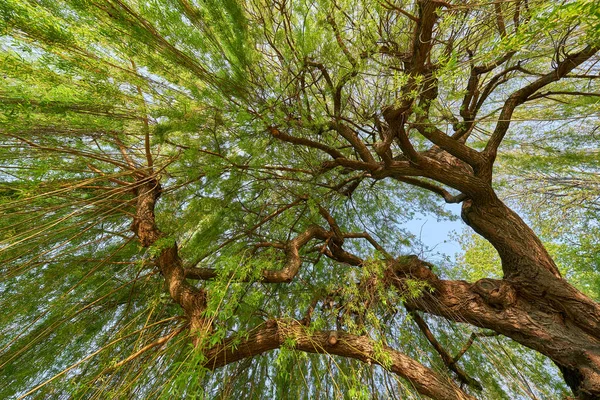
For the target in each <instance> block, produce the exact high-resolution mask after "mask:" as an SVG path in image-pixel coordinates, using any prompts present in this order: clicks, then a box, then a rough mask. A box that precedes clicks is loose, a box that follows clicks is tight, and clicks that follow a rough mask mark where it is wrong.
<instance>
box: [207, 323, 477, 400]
mask: <svg viewBox="0 0 600 400" xmlns="http://www.w3.org/2000/svg"><path fill="white" fill-rule="evenodd" d="M290 342H292V343H293V348H294V349H296V350H300V351H304V352H307V353H317V354H331V355H337V356H342V357H348V358H354V359H357V360H360V361H362V362H366V363H368V364H371V363H374V364H378V365H381V366H382V367H384V368H386V369H388V370H389V371H391V372H393V373H394V374H396V375H398V376H400V377H402V378H405V379H407V380H408V381H409V382H410V383H411V384H412V385H413V386H414V387H415V389H417V391H418V392H419V393H421V394H423V395H426V396H429V397H432V398H434V399H474V398H473V397H472V396H469V395H468V394H466V393H465V392H463V391H462V390H461V389H460V388H459V387H458V386H456V385H455V384H454V383H452V382H451V381H450V380H449V379H447V378H444V377H443V376H440V375H438V374H437V373H436V372H434V371H433V370H431V369H430V368H427V367H425V366H424V365H422V364H421V363H419V362H417V361H415V360H413V359H412V358H410V357H408V356H407V355H405V354H403V353H401V352H399V351H397V350H394V349H393V348H391V347H388V346H380V345H379V344H378V343H377V342H375V341H374V340H372V339H370V338H369V337H367V336H356V335H351V334H348V333H345V332H342V331H329V332H324V331H316V332H310V330H309V329H307V327H305V326H303V325H302V324H300V323H299V322H297V321H291V322H290V321H282V320H270V321H267V322H266V323H265V324H263V325H261V326H259V327H258V328H257V329H256V330H255V331H254V332H253V333H252V334H251V335H250V336H249V337H248V338H247V339H246V340H243V341H242V342H241V343H239V342H238V343H236V338H232V339H229V340H227V341H226V342H225V343H224V344H222V345H218V346H216V347H213V348H212V349H210V350H208V351H207V352H206V353H205V355H206V358H207V360H206V362H205V363H204V366H205V367H206V368H209V369H211V370H214V369H217V368H220V367H223V366H225V365H227V364H230V363H233V362H236V361H239V360H242V359H244V358H248V357H254V356H256V355H259V354H262V353H265V352H267V351H270V350H275V349H278V348H281V347H283V346H284V343H290Z"/></svg>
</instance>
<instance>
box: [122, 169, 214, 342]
mask: <svg viewBox="0 0 600 400" xmlns="http://www.w3.org/2000/svg"><path fill="white" fill-rule="evenodd" d="M136 194H137V202H136V216H135V218H134V221H133V223H132V226H131V230H132V231H133V232H134V233H135V234H136V236H137V237H138V240H139V241H140V244H141V245H142V246H143V247H150V246H152V245H153V244H155V243H156V242H157V241H158V240H159V239H160V238H162V237H164V235H163V233H162V232H161V231H160V230H159V229H158V227H157V226H156V220H155V216H154V207H155V205H156V201H157V200H158V198H159V197H160V194H161V187H160V183H159V182H158V181H156V180H154V179H151V178H146V179H144V180H142V181H140V182H138V186H137V188H136ZM156 265H157V267H158V269H159V271H160V273H161V274H162V276H163V277H164V279H165V285H166V287H167V289H168V291H169V294H170V295H171V298H172V299H173V301H175V302H176V303H177V304H179V305H180V306H181V308H182V309H183V310H184V312H185V314H186V316H187V318H188V320H189V324H190V333H191V335H192V337H193V338H192V340H193V342H194V344H199V343H200V341H201V338H202V337H204V336H206V333H207V332H209V331H210V322H209V321H207V320H206V319H205V318H204V316H203V312H204V310H205V309H206V293H205V292H204V290H200V289H198V288H196V287H195V286H192V285H190V284H189V283H188V282H187V281H186V280H185V271H184V269H183V266H182V263H181V259H180V258H179V254H178V251H177V243H173V244H171V245H169V246H167V247H165V248H164V249H161V251H160V253H159V255H158V257H157V258H156Z"/></svg>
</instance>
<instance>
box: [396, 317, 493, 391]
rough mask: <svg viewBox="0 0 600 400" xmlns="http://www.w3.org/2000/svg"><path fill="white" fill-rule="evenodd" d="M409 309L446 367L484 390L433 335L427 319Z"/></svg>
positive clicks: (468, 383) (466, 382)
mask: <svg viewBox="0 0 600 400" xmlns="http://www.w3.org/2000/svg"><path fill="white" fill-rule="evenodd" d="M408 310H409V312H410V315H411V317H412V318H413V320H414V321H415V323H416V324H417V326H418V327H419V329H420V330H421V332H422V333H423V335H425V338H427V341H429V343H431V345H432V346H433V348H434V349H435V351H437V352H438V354H439V355H440V357H441V359H442V361H443V362H444V364H446V367H448V369H450V370H451V371H453V372H454V373H456V376H457V377H458V379H459V380H460V381H461V382H463V383H465V384H467V385H469V386H471V387H473V388H475V389H477V390H483V387H482V386H481V383H479V382H478V381H477V380H476V379H473V378H472V377H470V376H469V375H467V373H466V372H465V371H464V370H463V369H462V368H460V367H459V366H458V365H457V364H456V360H455V359H454V358H452V356H451V355H450V354H449V353H448V352H447V351H446V350H445V349H444V347H443V346H442V345H441V344H440V342H438V340H437V339H436V338H435V336H434V335H433V332H431V329H429V326H428V325H427V323H426V322H425V320H424V319H423V318H422V317H421V316H420V315H419V314H418V313H417V312H414V311H411V310H410V308H408Z"/></svg>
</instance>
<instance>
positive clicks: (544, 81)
mask: <svg viewBox="0 0 600 400" xmlns="http://www.w3.org/2000/svg"><path fill="white" fill-rule="evenodd" d="M597 51H598V47H594V46H587V47H586V48H585V49H583V50H581V51H580V52H578V53H574V54H571V55H570V56H568V57H567V58H566V59H564V60H563V61H562V62H560V63H559V64H558V66H557V67H556V69H555V70H553V71H551V72H549V73H547V74H546V75H543V76H542V77H540V78H539V79H536V80H535V81H533V82H531V83H530V84H529V85H527V86H525V87H523V88H521V89H519V90H517V91H516V92H514V93H513V94H512V95H511V96H510V97H509V98H508V100H506V102H505V103H504V107H503V108H502V112H501V113H500V117H499V118H498V123H497V124H496V128H495V129H494V132H493V133H492V136H491V137H490V140H489V141H488V143H487V145H486V146H485V149H484V151H483V153H484V155H485V156H486V157H487V158H488V163H489V164H490V165H491V164H493V163H494V160H495V159H496V154H497V151H498V147H499V146H500V143H501V142H502V139H504V135H506V132H507V131H508V128H509V126H510V122H511V118H512V114H513V112H514V111H515V108H517V106H519V105H521V104H523V103H524V102H525V101H527V99H528V98H529V96H531V95H533V94H534V93H535V92H537V91H538V90H539V89H541V88H543V87H544V86H547V85H548V84H550V83H552V82H556V81H558V80H560V79H561V78H562V77H564V76H565V75H567V74H568V73H569V72H571V71H573V70H574V69H575V68H577V67H578V66H579V65H581V64H583V63H584V62H585V61H587V60H588V59H590V58H591V57H592V56H593V55H594V54H596V52H597Z"/></svg>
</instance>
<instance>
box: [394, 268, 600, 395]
mask: <svg viewBox="0 0 600 400" xmlns="http://www.w3.org/2000/svg"><path fill="white" fill-rule="evenodd" d="M537 270H538V275H537V276H536V278H535V279H536V280H534V281H532V280H529V279H528V280H518V279H516V280H515V279H503V280H495V279H482V280H480V281H477V282H475V283H473V284H471V283H468V282H465V281H449V280H440V279H439V278H438V277H437V276H435V275H434V274H433V273H432V272H431V270H430V269H429V268H428V267H427V265H426V264H425V263H423V262H422V261H420V260H418V259H417V258H416V257H413V258H407V259H405V260H404V261H403V262H401V263H396V264H394V265H392V267H391V271H393V272H392V278H391V279H392V281H393V284H394V285H395V286H396V287H397V288H398V289H399V290H401V291H403V290H404V285H403V280H404V279H405V278H407V277H410V278H413V279H414V278H417V279H422V280H425V281H427V282H428V283H429V284H430V285H431V286H432V287H433V288H434V291H433V292H432V293H425V294H423V295H422V296H421V297H420V298H418V299H414V300H410V301H408V306H409V307H410V308H411V309H415V310H420V311H423V312H427V313H430V314H434V315H438V316H441V317H444V318H446V319H449V320H452V321H456V322H466V323H469V324H471V325H475V326H479V327H482V328H486V329H491V330H494V331H495V332H498V333H500V334H502V335H505V336H507V337H510V338H512V339H513V340H515V341H517V342H519V343H521V344H523V345H525V346H527V347H529V348H532V349H534V350H536V351H538V352H540V353H542V354H544V355H546V356H548V357H549V358H550V359H551V360H553V361H554V362H555V363H556V364H557V365H558V366H559V368H560V369H561V371H562V372H563V374H564V376H565V381H566V382H567V384H569V386H570V387H571V388H572V389H573V392H574V393H575V394H576V395H577V396H578V398H581V399H595V398H598V397H599V396H600V330H597V329H593V327H594V326H596V325H597V323H598V321H599V319H598V317H597V315H598V310H599V307H598V305H597V304H595V303H593V302H592V301H591V300H589V299H587V298H586V297H585V296H583V295H582V294H581V293H579V292H578V291H577V290H576V289H575V288H573V287H572V286H570V285H569V284H568V283H567V282H566V281H565V280H563V279H562V278H559V277H556V276H554V275H553V274H551V273H550V272H549V271H548V270H546V269H545V268H543V267H542V266H538V268H537ZM531 282H534V283H531ZM524 283H525V284H524ZM535 283H537V284H538V285H540V286H542V287H543V286H547V287H551V288H554V289H556V290H558V291H559V292H560V293H561V294H562V296H561V297H560V298H557V296H556V293H551V294H548V293H547V294H545V295H544V296H541V295H539V294H538V293H531V292H530V289H531V288H532V287H533V286H534V285H535ZM565 302H567V304H565ZM577 303H578V304H579V309H583V310H584V311H585V312H586V313H587V317H588V318H589V320H585V318H582V315H578V314H577V313H573V310H572V309H571V307H570V306H569V304H577Z"/></svg>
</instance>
